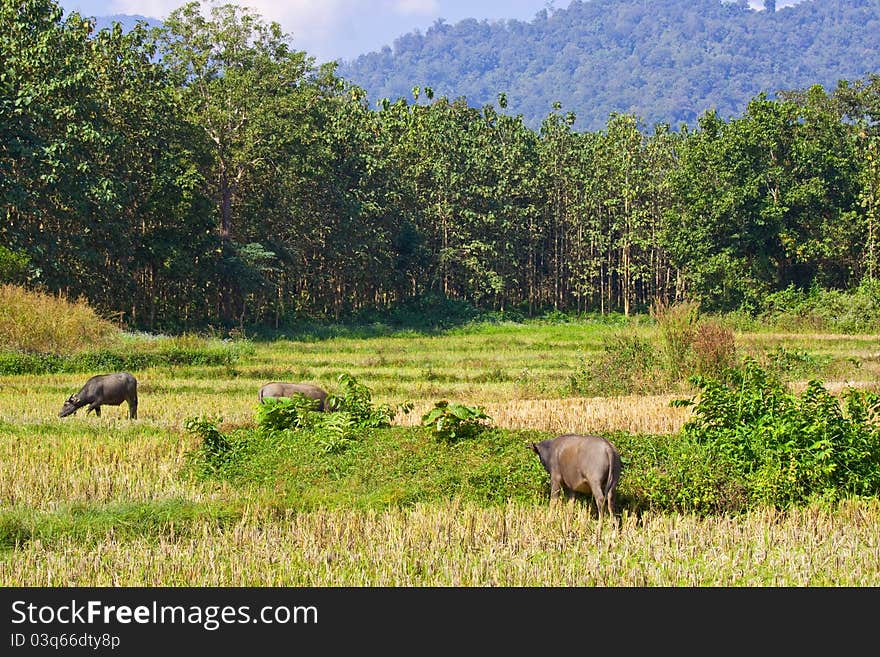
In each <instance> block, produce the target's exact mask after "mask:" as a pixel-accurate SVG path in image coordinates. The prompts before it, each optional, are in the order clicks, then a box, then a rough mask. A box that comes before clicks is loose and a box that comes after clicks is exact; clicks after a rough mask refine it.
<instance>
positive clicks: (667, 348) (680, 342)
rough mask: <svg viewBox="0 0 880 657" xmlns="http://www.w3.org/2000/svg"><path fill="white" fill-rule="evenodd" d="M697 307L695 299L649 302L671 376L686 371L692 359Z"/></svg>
mask: <svg viewBox="0 0 880 657" xmlns="http://www.w3.org/2000/svg"><path fill="white" fill-rule="evenodd" d="M699 309H700V304H699V303H697V302H695V301H686V302H681V303H675V304H669V303H667V302H665V301H663V300H662V299H657V300H655V301H654V303H652V304H651V309H650V313H651V317H653V318H654V321H655V322H656V323H657V326H659V327H660V332H661V334H662V335H663V343H664V352H665V355H666V366H667V368H668V370H669V372H671V373H672V374H673V376H678V375H680V374H682V373H683V372H685V371H687V368H688V366H689V365H690V363H691V361H692V353H693V341H694V334H695V331H696V323H697V318H698V315H699Z"/></svg>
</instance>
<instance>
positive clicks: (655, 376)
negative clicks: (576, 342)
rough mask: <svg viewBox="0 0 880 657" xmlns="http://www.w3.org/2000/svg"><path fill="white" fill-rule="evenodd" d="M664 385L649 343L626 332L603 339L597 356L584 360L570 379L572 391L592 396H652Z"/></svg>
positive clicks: (663, 375)
mask: <svg viewBox="0 0 880 657" xmlns="http://www.w3.org/2000/svg"><path fill="white" fill-rule="evenodd" d="M667 383H668V377H667V376H666V372H665V370H664V368H663V359H662V357H661V355H660V353H659V352H658V351H657V350H656V349H655V348H654V347H653V346H652V345H651V343H650V342H649V341H648V340H646V339H644V338H642V337H639V336H637V335H631V334H628V333H614V334H612V335H611V336H609V337H605V338H603V339H602V348H601V352H600V353H599V355H598V356H597V357H595V358H592V357H589V356H587V357H584V358H583V359H582V360H581V364H580V365H579V366H578V367H577V368H576V369H575V371H574V372H573V373H572V374H571V375H570V376H569V385H570V387H571V389H572V390H573V391H574V392H576V393H578V394H582V395H595V396H611V395H628V394H633V393H652V392H656V391H657V390H659V389H662V388H663V387H665V386H666V385H667Z"/></svg>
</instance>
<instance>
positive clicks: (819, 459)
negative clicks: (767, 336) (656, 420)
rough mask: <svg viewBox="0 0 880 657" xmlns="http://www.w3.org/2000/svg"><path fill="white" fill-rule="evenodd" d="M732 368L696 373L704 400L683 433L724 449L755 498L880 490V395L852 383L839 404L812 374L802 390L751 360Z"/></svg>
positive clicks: (788, 500) (783, 501)
mask: <svg viewBox="0 0 880 657" xmlns="http://www.w3.org/2000/svg"><path fill="white" fill-rule="evenodd" d="M728 375H729V379H728V381H726V382H722V381H719V380H718V379H714V378H709V377H694V378H693V379H692V381H693V383H694V384H695V385H696V386H697V387H698V388H699V391H700V393H699V396H700V401H699V403H697V404H696V405H695V406H694V416H693V418H692V419H691V420H690V421H689V422H687V423H686V424H685V426H684V428H683V432H684V434H685V435H687V436H689V437H691V438H693V439H694V440H696V441H697V442H699V443H701V444H704V445H706V446H707V447H708V448H709V449H710V450H712V451H714V452H715V453H718V454H721V455H723V456H724V458H725V459H727V461H728V462H729V463H730V464H732V466H733V467H735V468H736V469H737V470H738V471H739V472H740V473H741V474H742V475H743V476H744V477H745V479H746V482H747V485H748V487H749V493H750V497H751V499H752V501H753V502H754V503H756V504H769V505H775V506H780V507H786V506H789V505H792V504H801V503H805V502H807V501H809V500H810V499H811V498H814V497H821V498H824V499H841V498H843V497H846V496H877V495H878V494H880V422H878V421H880V396H878V395H877V394H876V393H873V392H869V391H861V390H854V389H850V390H848V391H847V392H846V393H845V395H844V398H843V402H842V403H841V400H839V399H837V398H836V397H834V396H833V395H832V394H831V393H830V392H828V390H826V389H825V387H824V386H823V385H822V383H821V382H820V381H818V380H812V381H810V382H809V383H808V384H807V388H806V390H805V391H804V392H803V393H802V395H801V396H800V397H798V396H797V395H795V394H792V393H790V392H789V391H788V390H787V388H786V387H785V386H784V384H783V383H782V382H781V381H780V380H779V378H778V377H777V376H775V375H774V374H772V373H770V372H767V371H766V370H764V369H762V368H761V367H760V366H759V365H758V363H757V362H755V361H754V360H753V359H746V361H745V363H744V365H743V367H742V368H740V369H738V370H734V371H730V372H728ZM683 403H693V400H686V401H684V402H683Z"/></svg>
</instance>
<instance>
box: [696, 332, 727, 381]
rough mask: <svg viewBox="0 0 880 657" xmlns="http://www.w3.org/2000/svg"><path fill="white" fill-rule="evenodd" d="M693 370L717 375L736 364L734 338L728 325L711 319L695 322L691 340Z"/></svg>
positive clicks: (698, 372) (697, 372)
mask: <svg viewBox="0 0 880 657" xmlns="http://www.w3.org/2000/svg"><path fill="white" fill-rule="evenodd" d="M692 353H693V370H694V372H695V373H696V374H703V375H712V376H718V375H720V374H721V373H722V372H724V370H726V369H729V368H731V367H734V366H735V365H736V339H735V338H734V335H733V331H732V330H731V329H729V328H728V327H726V326H724V325H722V324H720V323H718V322H715V321H712V320H708V321H702V322H699V323H698V324H697V327H696V330H695V331H694V333H693V341H692Z"/></svg>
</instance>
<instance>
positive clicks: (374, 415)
mask: <svg viewBox="0 0 880 657" xmlns="http://www.w3.org/2000/svg"><path fill="white" fill-rule="evenodd" d="M337 381H338V382H339V386H340V388H341V391H340V393H337V394H332V395H328V396H327V399H326V400H325V402H324V404H325V407H326V408H327V410H328V411H330V412H334V413H339V412H343V413H347V414H348V415H349V416H350V417H351V418H352V421H353V422H354V424H355V425H357V426H359V427H365V428H379V427H387V426H390V425H391V420H393V419H394V416H395V414H396V413H395V410H394V409H393V408H392V407H391V406H389V405H388V404H381V405H379V406H373V394H372V392H371V391H370V389H369V388H368V387H367V386H365V385H364V384H363V383H359V382H358V380H357V379H356V378H355V377H353V376H352V375H351V374H348V373H343V374H340V375H339V377H338V378H337Z"/></svg>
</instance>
